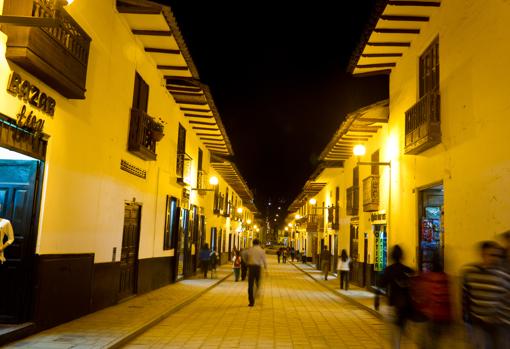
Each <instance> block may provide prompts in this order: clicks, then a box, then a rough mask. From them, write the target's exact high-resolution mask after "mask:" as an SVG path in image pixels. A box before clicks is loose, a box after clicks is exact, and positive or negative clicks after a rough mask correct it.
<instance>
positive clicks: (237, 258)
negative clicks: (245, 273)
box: [232, 251, 242, 282]
mask: <svg viewBox="0 0 510 349" xmlns="http://www.w3.org/2000/svg"><path fill="white" fill-rule="evenodd" d="M241 260H242V258H241V254H240V253H239V251H234V257H233V258H232V269H233V270H234V278H235V281H236V282H237V281H239V277H240V276H241Z"/></svg>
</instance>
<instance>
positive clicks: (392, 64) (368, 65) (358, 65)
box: [356, 63, 397, 68]
mask: <svg viewBox="0 0 510 349" xmlns="http://www.w3.org/2000/svg"><path fill="white" fill-rule="evenodd" d="M395 66H397V64H396V63H374V64H357V65H356V68H387V67H395Z"/></svg>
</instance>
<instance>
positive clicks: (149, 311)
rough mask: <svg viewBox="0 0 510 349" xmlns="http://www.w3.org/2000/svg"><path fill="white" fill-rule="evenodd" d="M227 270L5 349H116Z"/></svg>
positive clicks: (214, 282)
mask: <svg viewBox="0 0 510 349" xmlns="http://www.w3.org/2000/svg"><path fill="white" fill-rule="evenodd" d="M231 272H232V269H231V267H230V265H224V266H221V267H220V268H219V269H218V271H217V275H215V278H214V279H202V278H199V277H197V278H192V279H187V280H183V281H180V282H177V283H175V284H171V285H168V286H165V287H162V288H160V289H157V290H155V291H152V292H149V293H146V294H143V295H141V296H138V297H135V298H132V299H130V300H128V301H126V302H123V303H120V304H117V305H115V306H112V307H108V308H106V309H103V310H100V311H98V312H95V313H92V314H89V315H87V316H84V317H81V318H79V319H76V320H74V321H71V322H68V323H65V324H62V325H60V326H57V327H54V328H51V329H48V330H46V331H43V332H40V333H37V334H35V335H33V336H30V337H27V338H26V339H24V340H20V341H17V342H14V343H11V344H10V345H8V346H6V348H34V349H70V348H72V349H92V348H118V347H120V346H121V345H122V344H123V343H126V342H127V341H129V340H130V339H132V338H134V337H136V335H138V334H140V333H142V332H143V331H145V330H146V329H147V328H149V327H151V326H153V325H154V324H155V323H158V322H159V321H160V320H161V319H163V318H165V317H167V316H168V315H169V314H171V313H173V312H175V311H177V310H179V309H181V308H182V307H184V306H185V305H187V304H189V303H191V302H192V301H193V300H195V299H197V298H198V297H200V295H201V294H204V293H205V292H207V291H208V290H209V289H211V288H212V287H214V286H215V285H217V284H218V283H219V282H220V281H221V280H223V279H225V278H226V277H228V276H229V275H230V274H231Z"/></svg>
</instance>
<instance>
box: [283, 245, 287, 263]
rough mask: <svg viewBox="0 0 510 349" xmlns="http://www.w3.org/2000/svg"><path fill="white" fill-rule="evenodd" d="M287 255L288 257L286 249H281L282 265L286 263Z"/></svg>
mask: <svg viewBox="0 0 510 349" xmlns="http://www.w3.org/2000/svg"><path fill="white" fill-rule="evenodd" d="M287 255H288V251H287V247H284V248H282V260H283V263H287Z"/></svg>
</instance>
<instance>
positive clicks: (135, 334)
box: [102, 272, 233, 349]
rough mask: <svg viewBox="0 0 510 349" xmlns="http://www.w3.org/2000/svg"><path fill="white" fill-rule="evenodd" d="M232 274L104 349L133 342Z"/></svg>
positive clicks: (111, 348) (115, 347)
mask: <svg viewBox="0 0 510 349" xmlns="http://www.w3.org/2000/svg"><path fill="white" fill-rule="evenodd" d="M232 274H233V273H232V272H230V273H228V274H227V275H226V276H225V277H223V278H222V279H218V281H217V282H216V283H214V284H212V285H211V286H209V287H207V288H206V289H204V290H202V291H200V292H198V293H197V294H195V295H193V296H191V297H189V298H187V299H185V300H183V301H182V302H180V303H177V304H176V305H175V306H173V307H172V308H170V309H168V310H166V311H165V312H164V313H163V314H161V315H158V316H156V317H155V318H153V319H152V320H149V321H148V322H147V323H146V324H145V325H142V326H141V327H140V328H138V329H136V330H134V331H133V332H131V333H129V334H127V335H125V336H123V337H121V338H119V339H115V340H113V341H112V342H110V343H108V344H106V345H105V346H103V347H102V348H104V349H117V348H121V347H122V346H124V345H125V344H127V343H128V342H130V341H131V340H133V339H134V338H136V337H138V336H139V335H141V334H142V333H143V332H145V331H147V330H148V329H149V328H151V327H153V326H155V325H156V324H157V323H159V322H161V321H162V320H164V319H166V318H167V317H169V316H170V315H172V314H173V313H175V312H177V311H179V310H180V309H182V308H184V307H185V306H187V305H188V304H190V303H192V302H194V301H195V300H197V299H198V298H200V297H201V296H202V295H203V294H204V293H206V292H208V291H210V290H212V289H213V288H215V287H216V286H218V285H219V284H221V283H222V282H223V281H225V280H226V279H228V278H229V277H230V276H232Z"/></svg>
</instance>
